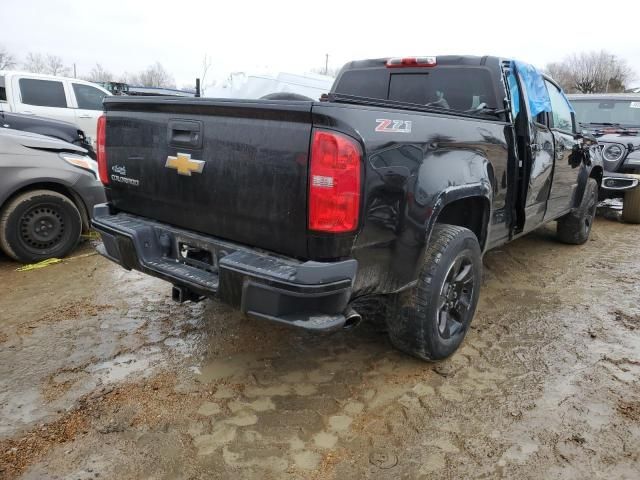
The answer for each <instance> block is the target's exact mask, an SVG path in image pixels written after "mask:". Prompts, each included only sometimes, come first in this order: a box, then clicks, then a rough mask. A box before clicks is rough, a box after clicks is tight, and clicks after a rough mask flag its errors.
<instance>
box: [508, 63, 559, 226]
mask: <svg viewBox="0 0 640 480" xmlns="http://www.w3.org/2000/svg"><path fill="white" fill-rule="evenodd" d="M510 75H513V73H511V74H510ZM509 85H510V89H511V96H512V98H513V97H514V94H515V96H517V97H519V105H518V107H517V108H515V106H513V105H512V112H514V113H515V115H514V117H515V118H514V125H515V129H516V137H517V148H516V150H517V155H518V179H519V182H518V198H517V203H518V210H519V213H518V215H517V216H518V222H517V223H518V225H517V227H516V230H515V232H516V233H520V232H528V231H531V230H533V229H534V228H536V227H538V226H539V225H540V224H541V223H542V222H543V220H544V216H545V213H546V211H547V201H548V199H549V192H550V190H551V182H552V174H553V159H554V152H553V134H552V133H551V130H550V128H549V124H548V118H547V113H546V112H535V111H534V112H533V113H532V108H533V107H532V106H531V102H530V101H529V92H528V89H527V82H525V80H524V78H523V77H522V76H521V75H520V73H519V72H518V73H517V75H515V77H513V79H509ZM515 89H517V90H518V91H517V93H516V92H514V90H515Z"/></svg>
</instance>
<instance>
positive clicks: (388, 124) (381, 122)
mask: <svg viewBox="0 0 640 480" xmlns="http://www.w3.org/2000/svg"><path fill="white" fill-rule="evenodd" d="M376 122H378V126H377V127H376V132H385V133H411V120H389V119H387V118H379V119H377V120H376Z"/></svg>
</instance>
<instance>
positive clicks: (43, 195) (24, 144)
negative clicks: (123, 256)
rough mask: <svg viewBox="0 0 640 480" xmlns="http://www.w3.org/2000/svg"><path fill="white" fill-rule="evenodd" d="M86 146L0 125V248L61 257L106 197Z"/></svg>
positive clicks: (18, 254)
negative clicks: (96, 206) (95, 207)
mask: <svg viewBox="0 0 640 480" xmlns="http://www.w3.org/2000/svg"><path fill="white" fill-rule="evenodd" d="M86 153H87V152H86V150H84V149H82V148H80V147H78V146H76V145H73V144H71V143H67V142H64V141H62V140H58V139H55V138H51V137H46V136H43V135H38V134H34V133H27V132H20V131H17V130H11V129H0V249H2V251H3V252H4V253H5V254H6V255H8V256H9V257H11V258H13V259H14V260H17V261H20V262H36V261H40V260H44V259H47V258H53V257H58V258H59V257H64V256H66V255H68V254H69V253H70V252H71V250H73V248H74V247H75V246H76V244H77V243H78V240H79V239H80V235H81V234H82V232H83V231H86V230H88V229H89V227H90V214H91V212H92V211H93V206H94V205H95V204H97V203H103V202H105V195H104V189H103V187H102V184H101V183H100V182H99V181H98V179H97V177H98V166H97V163H96V162H95V161H94V160H92V159H91V158H90V157H89V156H87V154H86Z"/></svg>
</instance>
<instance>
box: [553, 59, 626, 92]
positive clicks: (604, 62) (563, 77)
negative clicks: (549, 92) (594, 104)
mask: <svg viewBox="0 0 640 480" xmlns="http://www.w3.org/2000/svg"><path fill="white" fill-rule="evenodd" d="M546 71H547V73H549V75H550V76H551V77H552V78H553V79H554V80H556V81H557V82H558V83H559V84H560V85H561V86H562V88H563V89H564V90H565V91H567V92H569V93H574V92H581V93H607V92H624V90H625V86H626V83H627V82H629V81H630V80H633V78H634V76H635V74H634V72H633V70H632V69H631V67H629V65H628V64H627V62H626V61H625V60H624V59H621V58H619V57H617V56H616V55H613V54H612V53H609V52H606V51H604V50H602V51H600V52H582V53H574V54H573V55H569V56H568V57H566V58H565V59H564V60H563V61H562V62H559V63H550V64H548V65H547V68H546Z"/></svg>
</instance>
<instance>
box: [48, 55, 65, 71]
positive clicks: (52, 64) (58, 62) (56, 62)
mask: <svg viewBox="0 0 640 480" xmlns="http://www.w3.org/2000/svg"><path fill="white" fill-rule="evenodd" d="M45 64H46V66H47V73H48V74H50V75H61V76H64V75H68V74H69V67H65V66H64V63H63V61H62V58H61V57H59V56H57V55H51V54H47V58H46V60H45Z"/></svg>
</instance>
